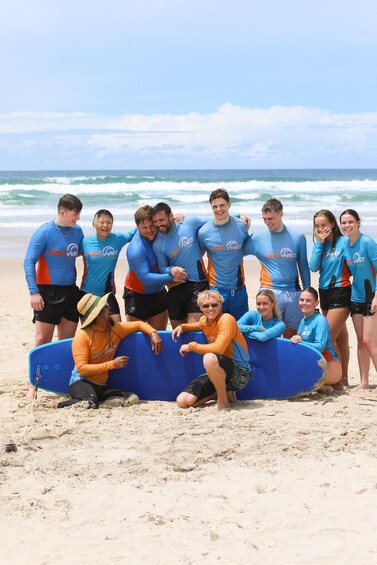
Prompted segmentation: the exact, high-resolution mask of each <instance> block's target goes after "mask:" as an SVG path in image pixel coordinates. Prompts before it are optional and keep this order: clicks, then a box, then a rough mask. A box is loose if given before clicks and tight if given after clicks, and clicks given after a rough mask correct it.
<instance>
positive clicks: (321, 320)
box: [297, 312, 337, 361]
mask: <svg viewBox="0 0 377 565" xmlns="http://www.w3.org/2000/svg"><path fill="white" fill-rule="evenodd" d="M297 333H298V334H299V335H300V336H301V339H302V341H304V342H305V343H307V344H308V345H310V347H313V348H314V349H317V351H319V352H320V353H322V355H323V356H324V357H325V359H326V361H331V360H335V359H337V355H336V353H335V351H334V348H333V346H332V344H331V338H330V326H329V323H328V321H327V319H326V318H325V316H323V315H322V314H320V313H319V312H314V314H312V315H311V316H309V317H308V318H303V319H302V320H301V322H300V325H299V327H298V329H297Z"/></svg>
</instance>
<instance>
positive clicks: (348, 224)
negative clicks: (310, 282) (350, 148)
mask: <svg viewBox="0 0 377 565" xmlns="http://www.w3.org/2000/svg"><path fill="white" fill-rule="evenodd" d="M340 226H341V229H342V231H343V233H344V235H346V236H347V237H348V245H347V246H346V248H345V256H346V260H347V265H348V268H349V270H350V271H351V274H352V293H351V316H352V323H353V326H354V328H355V332H356V336H357V357H358V361H359V371H360V388H368V387H369V367H370V360H371V359H372V361H373V365H374V368H375V369H376V371H377V316H376V315H375V314H376V312H377V292H376V272H377V243H376V242H375V241H374V239H372V238H371V237H369V236H368V235H365V234H363V233H361V232H360V216H359V214H358V213H357V212H355V210H351V209H348V210H345V211H344V212H342V214H341V215H340Z"/></svg>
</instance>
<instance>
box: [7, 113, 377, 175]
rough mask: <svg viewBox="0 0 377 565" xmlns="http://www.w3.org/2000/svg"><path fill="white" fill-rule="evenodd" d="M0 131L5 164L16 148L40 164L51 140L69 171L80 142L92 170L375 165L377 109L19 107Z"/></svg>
mask: <svg viewBox="0 0 377 565" xmlns="http://www.w3.org/2000/svg"><path fill="white" fill-rule="evenodd" d="M0 136H1V146H2V150H3V152H4V151H5V155H3V157H2V159H1V161H0V166H1V167H2V168H6V153H7V152H8V153H9V154H12V159H13V161H14V158H15V151H17V147H18V148H19V150H20V157H21V155H23V156H25V152H26V153H28V154H29V156H30V157H31V156H32V153H33V152H35V159H36V161H37V162H39V163H40V160H41V158H42V154H43V155H47V154H48V146H49V142H51V145H53V147H54V151H55V152H56V151H57V150H58V154H57V155H55V156H54V159H55V161H54V162H56V160H58V161H59V160H60V162H61V166H62V167H64V168H69V167H70V166H72V164H70V162H69V159H68V162H67V157H69V158H71V157H70V156H71V154H72V147H73V146H74V147H75V164H76V165H77V162H79V158H80V152H81V153H82V157H83V159H84V158H85V162H84V163H83V166H85V167H88V166H89V167H94V166H96V165H100V166H101V167H109V168H112V167H114V166H118V165H119V159H123V162H124V163H127V166H128V167H132V166H134V167H135V168H138V167H140V166H143V167H148V166H149V167H151V168H153V167H156V166H159V167H160V168H164V166H166V167H172V166H175V167H177V168H180V167H182V168H184V167H190V166H193V167H194V166H198V167H208V168H210V167H218V166H224V167H250V168H253V167H267V168H268V167H326V166H328V167H367V166H370V167H373V166H375V163H376V157H377V155H376V147H377V112H369V113H354V114H336V113H334V112H330V111H328V110H325V109H321V108H310V107H304V106H292V107H287V106H273V107H270V108H265V109H263V108H247V107H241V106H236V105H233V104H230V103H228V104H224V105H222V106H221V107H219V108H218V109H217V110H216V111H215V112H212V113H187V114H179V115H171V114H152V115H143V114H129V115H120V116H105V115H97V114H88V113H67V114H64V113H51V112H46V113H44V112H22V113H21V112H15V113H9V114H0ZM57 139H58V143H57ZM7 146H8V149H7ZM38 150H39V151H40V154H38ZM21 162H22V159H21V158H20V166H21ZM46 165H47V163H46ZM38 166H39V167H40V166H42V164H39V165H38ZM55 166H57V165H56V164H55Z"/></svg>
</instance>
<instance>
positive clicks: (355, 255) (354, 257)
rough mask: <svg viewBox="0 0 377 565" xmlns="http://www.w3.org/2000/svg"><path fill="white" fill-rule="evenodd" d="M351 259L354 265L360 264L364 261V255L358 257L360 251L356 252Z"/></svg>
mask: <svg viewBox="0 0 377 565" xmlns="http://www.w3.org/2000/svg"><path fill="white" fill-rule="evenodd" d="M352 261H353V263H354V265H361V264H362V263H365V257H360V253H358V252H356V253H354V256H353V257H352Z"/></svg>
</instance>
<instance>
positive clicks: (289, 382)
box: [29, 331, 327, 401]
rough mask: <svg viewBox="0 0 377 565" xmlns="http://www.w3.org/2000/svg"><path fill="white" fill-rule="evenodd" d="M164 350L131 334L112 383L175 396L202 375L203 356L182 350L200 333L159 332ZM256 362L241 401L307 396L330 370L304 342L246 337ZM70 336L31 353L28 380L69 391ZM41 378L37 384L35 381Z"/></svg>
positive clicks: (149, 395)
mask: <svg viewBox="0 0 377 565" xmlns="http://www.w3.org/2000/svg"><path fill="white" fill-rule="evenodd" d="M159 334H160V336H161V338H162V341H163V345H164V350H163V352H162V353H160V355H155V353H154V352H153V351H152V350H151V345H150V338H149V337H148V336H147V335H146V334H143V333H140V332H137V333H134V334H131V335H130V336H127V338H125V339H124V340H123V341H122V342H121V343H120V345H119V347H118V349H117V352H116V355H128V357H129V361H128V364H127V366H126V367H124V368H123V369H114V370H113V371H110V375H109V380H108V385H110V386H114V387H116V388H122V389H125V390H129V391H132V392H134V393H136V394H137V395H138V396H139V398H140V399H141V400H166V401H172V400H175V399H176V397H177V395H178V394H179V393H180V392H181V391H182V390H183V389H184V388H185V387H186V386H187V385H188V383H189V382H191V381H192V380H193V379H194V378H195V377H197V376H199V375H200V374H203V373H204V369H203V356H202V355H198V354H197V353H188V354H187V355H186V356H185V357H182V356H181V355H180V354H179V347H180V345H181V344H182V343H188V342H190V341H198V342H200V343H206V341H205V337H204V335H203V334H202V332H185V333H183V334H182V335H181V337H180V338H179V339H178V342H177V343H174V342H173V340H172V338H171V332H170V331H164V332H159ZM246 341H247V345H248V348H249V352H250V359H251V363H252V365H253V376H252V379H251V380H250V382H249V383H248V385H247V386H246V387H245V388H244V389H243V390H241V391H239V392H237V398H238V399H240V400H254V399H268V398H270V399H273V398H275V399H284V398H291V397H294V396H299V395H303V394H307V393H308V392H311V391H312V390H315V389H316V388H318V386H320V385H321V384H322V383H323V381H324V379H325V373H326V367H327V364H326V361H325V360H324V358H323V356H322V355H321V354H320V353H319V352H318V351H316V350H315V349H312V348H311V347H309V346H307V345H305V344H302V343H300V344H296V345H295V344H293V343H291V342H290V341H289V340H286V339H281V338H277V339H272V340H269V341H266V342H258V341H255V340H251V339H249V338H246ZM71 345H72V339H64V340H60V341H54V342H52V343H48V344H45V345H40V346H39V347H36V348H34V349H33V350H32V351H30V353H29V380H30V382H31V384H33V385H36V384H37V385H38V387H39V388H41V389H43V390H47V391H50V392H55V393H58V394H61V393H63V394H69V380H70V377H71V371H72V369H73V365H74V363H73V358H72V350H71ZM37 381H38V382H37Z"/></svg>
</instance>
